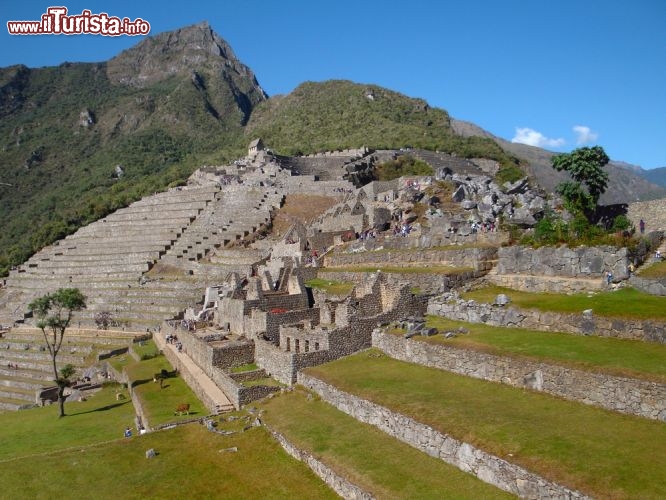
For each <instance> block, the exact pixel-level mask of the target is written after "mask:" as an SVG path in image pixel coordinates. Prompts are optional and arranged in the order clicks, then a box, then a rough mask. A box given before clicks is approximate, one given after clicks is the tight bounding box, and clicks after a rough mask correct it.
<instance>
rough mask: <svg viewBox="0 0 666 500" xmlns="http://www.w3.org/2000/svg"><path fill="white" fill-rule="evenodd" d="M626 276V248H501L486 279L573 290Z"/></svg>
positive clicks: (540, 289)
mask: <svg viewBox="0 0 666 500" xmlns="http://www.w3.org/2000/svg"><path fill="white" fill-rule="evenodd" d="M607 272H611V273H612V280H611V281H612V282H613V283H617V282H620V281H624V280H626V279H627V278H628V277H629V255H628V252H627V249H626V248H621V249H616V248H613V247H592V248H590V247H578V248H568V247H541V248H526V247H522V246H511V247H502V248H500V249H499V251H498V260H497V267H496V269H495V272H494V273H492V274H491V275H490V276H489V278H490V279H491V281H492V282H494V283H495V284H497V285H500V286H505V287H507V288H514V289H517V290H526V291H530V292H553V293H576V292H582V291H585V290H599V289H602V288H607V287H608V282H607V280H606V273H607Z"/></svg>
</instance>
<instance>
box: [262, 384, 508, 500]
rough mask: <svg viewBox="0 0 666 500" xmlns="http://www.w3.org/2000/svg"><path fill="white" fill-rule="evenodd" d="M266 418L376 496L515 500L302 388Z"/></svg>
mask: <svg viewBox="0 0 666 500" xmlns="http://www.w3.org/2000/svg"><path fill="white" fill-rule="evenodd" d="M261 408H262V409H264V410H265V412H264V413H263V414H262V419H263V420H264V422H266V424H267V425H269V426H270V427H271V428H273V429H275V430H276V431H278V432H280V433H281V434H283V435H285V436H286V437H287V438H288V439H289V441H291V442H292V443H294V444H295V445H297V446H298V447H299V448H300V449H303V450H307V451H309V452H310V453H312V454H313V455H314V456H315V457H316V458H318V459H319V460H321V461H323V462H324V463H326V464H327V465H328V466H329V467H331V468H333V469H334V470H335V471H336V472H337V473H338V474H340V475H342V476H344V477H346V478H349V479H350V480H351V481H352V482H353V483H354V484H356V485H357V486H359V487H361V488H362V489H364V490H365V491H368V492H371V493H372V494H373V495H374V496H375V497H376V498H419V499H429V498H431V499H441V498H459V499H479V498H484V499H490V498H511V495H509V494H508V493H504V492H502V491H501V490H498V489H496V488H494V487H492V486H490V485H488V484H486V483H483V482H482V481H480V480H479V479H477V478H475V477H474V476H472V475H470V474H465V473H464V472H462V471H460V470H459V469H457V468H455V467H453V466H451V465H448V464H446V463H445V462H443V461H441V460H438V459H436V458H433V457H430V456H428V455H425V454H424V453H422V452H420V451H418V450H416V449H414V448H412V447H411V446H409V445H407V444H405V443H402V442H400V441H398V440H397V439H394V438H391V437H390V436H388V435H387V434H385V433H383V432H381V431H380V430H378V429H376V428H375V427H373V426H370V425H367V424H362V423H359V422H358V421H357V420H355V419H354V418H352V417H350V416H348V415H346V414H344V413H342V412H341V411H338V410H336V409H335V408H334V407H332V406H331V405H329V404H327V403H324V402H323V401H321V400H319V398H317V397H314V398H312V397H311V398H309V399H308V398H307V397H306V393H305V391H303V390H296V391H294V392H292V393H290V394H283V395H280V396H279V397H275V398H272V399H270V400H269V401H267V402H266V403H265V404H264V405H262V406H261Z"/></svg>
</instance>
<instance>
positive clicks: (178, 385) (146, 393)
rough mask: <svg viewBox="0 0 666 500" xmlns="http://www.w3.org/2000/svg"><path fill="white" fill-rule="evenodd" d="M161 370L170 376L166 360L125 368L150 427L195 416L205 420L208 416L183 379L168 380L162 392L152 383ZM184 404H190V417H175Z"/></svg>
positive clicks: (169, 367) (171, 378) (161, 358)
mask: <svg viewBox="0 0 666 500" xmlns="http://www.w3.org/2000/svg"><path fill="white" fill-rule="evenodd" d="M162 369H164V370H167V371H168V372H171V371H172V370H173V368H172V367H171V364H170V363H169V361H168V360H167V359H166V358H165V357H164V356H158V357H156V358H151V359H148V360H144V361H141V362H134V363H130V364H128V365H127V366H126V367H125V370H126V372H127V374H128V376H129V378H130V380H131V381H132V386H133V387H134V391H135V393H136V394H137V395H138V397H139V398H140V399H141V404H142V406H143V409H144V411H145V414H146V418H147V419H148V422H149V425H150V426H151V427H155V426H157V425H161V424H165V423H169V422H174V421H178V420H186V419H190V418H192V417H193V416H194V417H203V416H205V415H207V414H208V413H209V412H208V410H207V409H206V407H205V406H204V405H203V403H201V401H199V399H198V398H197V397H196V395H195V394H194V393H193V392H192V389H190V387H189V386H188V385H187V384H186V383H185V381H184V380H183V379H182V378H181V377H179V376H178V377H169V378H167V379H165V380H164V383H163V385H162V388H160V384H159V383H155V382H153V375H154V374H156V373H159V372H160V371H161V370H162ZM182 403H189V404H190V415H179V416H176V415H174V410H175V409H176V407H177V406H178V405H180V404H182Z"/></svg>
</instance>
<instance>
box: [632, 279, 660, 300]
mask: <svg viewBox="0 0 666 500" xmlns="http://www.w3.org/2000/svg"><path fill="white" fill-rule="evenodd" d="M629 284H630V285H631V286H633V287H634V288H636V289H638V290H640V291H641V292H645V293H649V294H650V295H658V296H660V297H664V296H666V278H662V279H645V278H641V277H640V276H632V277H631V278H629Z"/></svg>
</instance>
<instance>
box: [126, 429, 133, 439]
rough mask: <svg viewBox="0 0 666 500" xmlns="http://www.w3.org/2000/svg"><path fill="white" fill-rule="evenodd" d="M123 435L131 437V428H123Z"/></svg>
mask: <svg viewBox="0 0 666 500" xmlns="http://www.w3.org/2000/svg"><path fill="white" fill-rule="evenodd" d="M125 437H126V438H129V437H132V429H130V428H129V427H126V428H125Z"/></svg>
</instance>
